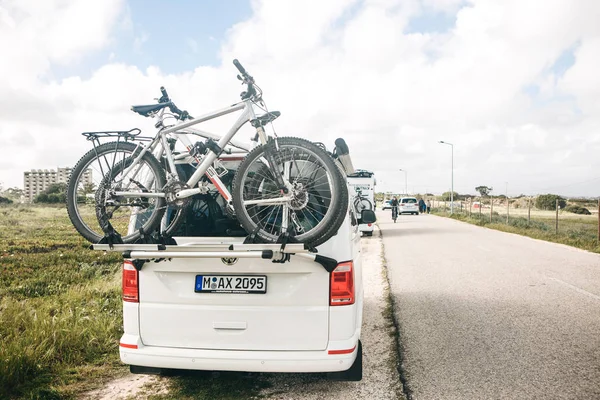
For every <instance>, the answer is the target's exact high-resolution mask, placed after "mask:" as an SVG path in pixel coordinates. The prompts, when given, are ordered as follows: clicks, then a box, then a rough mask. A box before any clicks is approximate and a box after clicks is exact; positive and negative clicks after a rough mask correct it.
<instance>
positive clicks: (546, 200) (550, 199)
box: [535, 194, 567, 210]
mask: <svg viewBox="0 0 600 400" xmlns="http://www.w3.org/2000/svg"><path fill="white" fill-rule="evenodd" d="M556 200H558V206H559V207H560V208H564V207H565V206H566V205H567V202H566V201H565V199H563V198H562V197H560V196H559V195H557V194H542V195H539V196H538V197H537V198H536V199H535V206H536V208H538V209H540V210H556Z"/></svg>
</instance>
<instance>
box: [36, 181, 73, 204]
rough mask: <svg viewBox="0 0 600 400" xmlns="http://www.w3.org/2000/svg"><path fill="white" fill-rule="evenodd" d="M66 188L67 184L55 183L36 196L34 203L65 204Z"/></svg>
mask: <svg viewBox="0 0 600 400" xmlns="http://www.w3.org/2000/svg"><path fill="white" fill-rule="evenodd" d="M66 188H67V186H66V184H65V183H54V184H52V185H50V186H48V188H47V189H46V190H44V191H43V192H42V193H40V194H38V195H37V196H35V199H34V200H33V201H34V202H36V203H54V204H56V203H64V202H65V201H66V195H65V190H66Z"/></svg>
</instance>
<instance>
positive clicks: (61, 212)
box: [0, 205, 125, 399]
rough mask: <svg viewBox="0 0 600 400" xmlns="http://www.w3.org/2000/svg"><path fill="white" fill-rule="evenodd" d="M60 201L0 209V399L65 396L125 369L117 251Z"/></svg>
mask: <svg viewBox="0 0 600 400" xmlns="http://www.w3.org/2000/svg"><path fill="white" fill-rule="evenodd" d="M87 246H88V243H87V242H85V240H84V239H83V238H81V237H80V236H79V234H78V233H77V232H76V231H75V230H74V229H73V227H72V226H71V223H70V221H69V219H68V217H67V215H66V210H65V209H64V208H62V207H38V206H22V205H15V206H3V207H0V360H1V362H0V398H11V399H12V398H15V399H69V398H74V397H75V396H76V395H77V394H78V393H80V392H82V391H85V390H89V389H91V388H93V387H94V386H97V385H99V384H101V383H102V382H103V381H105V380H107V379H109V378H110V377H112V376H114V375H115V374H119V373H123V372H124V371H125V367H123V366H121V364H120V362H119V360H118V339H119V337H120V335H121V299H120V273H119V271H120V266H121V262H120V257H119V255H118V254H114V255H102V254H99V253H98V252H92V251H91V250H88V248H87Z"/></svg>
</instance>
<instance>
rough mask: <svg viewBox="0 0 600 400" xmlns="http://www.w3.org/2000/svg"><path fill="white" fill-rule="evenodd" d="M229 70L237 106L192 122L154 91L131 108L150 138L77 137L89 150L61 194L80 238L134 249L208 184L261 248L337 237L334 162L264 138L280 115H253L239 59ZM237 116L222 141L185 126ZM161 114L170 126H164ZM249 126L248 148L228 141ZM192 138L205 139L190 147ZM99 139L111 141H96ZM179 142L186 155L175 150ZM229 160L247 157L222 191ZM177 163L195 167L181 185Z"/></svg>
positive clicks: (255, 101)
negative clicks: (288, 240)
mask: <svg viewBox="0 0 600 400" xmlns="http://www.w3.org/2000/svg"><path fill="white" fill-rule="evenodd" d="M233 63H234V65H235V66H236V67H237V69H238V70H239V72H240V74H239V75H238V76H237V77H238V79H239V80H241V81H242V83H243V84H245V85H246V86H247V89H246V91H244V92H242V94H241V99H242V101H241V102H239V103H236V104H233V105H231V106H229V107H226V108H223V109H220V110H217V111H214V112H211V113H208V114H206V115H203V116H201V117H198V118H195V119H194V118H192V117H191V116H190V115H189V113H188V112H187V111H181V110H180V109H179V108H177V107H176V106H175V104H174V103H173V102H172V101H171V99H169V96H168V94H167V92H166V90H164V88H161V91H162V97H161V98H160V99H159V102H158V103H157V104H152V105H144V106H133V107H132V110H133V111H134V112H137V113H139V114H141V115H143V116H156V117H157V123H156V127H157V129H158V132H157V134H156V136H154V137H142V136H140V135H139V133H140V131H139V130H131V131H126V132H125V131H112V132H87V133H83V135H84V136H86V137H87V139H88V140H90V141H92V142H93V143H94V148H93V149H92V150H90V151H89V152H88V153H86V154H85V155H84V156H83V157H82V158H81V160H79V162H78V163H77V164H76V165H75V167H74V168H73V171H72V174H71V177H70V180H69V184H68V187H67V210H68V214H69V217H70V219H71V221H72V223H73V225H74V226H75V228H76V229H77V231H78V232H79V233H80V234H81V235H82V236H84V237H85V238H86V239H87V240H89V241H91V242H93V243H98V242H100V241H103V240H104V241H109V242H115V243H118V242H123V243H133V242H136V241H139V240H140V239H142V238H144V237H145V236H147V235H151V234H155V233H158V234H159V235H160V236H163V237H169V236H171V235H172V234H173V232H175V231H176V229H177V227H178V226H179V224H181V223H182V222H183V219H184V215H185V213H184V210H185V209H186V207H187V206H188V204H189V203H190V200H191V199H192V197H193V196H195V195H202V194H206V193H208V191H209V190H210V186H211V185H212V186H214V187H215V188H216V190H218V192H219V194H220V195H221V196H222V198H223V199H224V201H225V202H226V204H227V209H228V211H229V212H230V215H232V216H233V215H234V214H235V217H237V219H238V220H239V222H240V223H241V225H242V226H243V228H244V229H245V230H246V232H247V233H249V234H253V236H254V237H258V238H259V239H262V240H263V241H267V242H276V241H278V240H280V239H281V237H282V235H284V236H288V237H293V238H295V240H297V241H299V242H303V243H306V244H309V245H311V246H318V245H319V244H321V243H323V242H325V241H326V240H327V239H329V238H330V237H331V236H332V235H333V234H335V232H337V230H338V229H339V227H340V225H341V224H342V222H343V220H344V218H345V214H346V208H347V206H348V191H347V186H346V184H345V179H344V178H343V176H342V174H341V173H340V171H339V169H338V167H337V166H336V164H335V162H334V160H333V158H332V157H331V156H330V154H329V153H328V152H327V151H325V150H324V149H323V148H322V147H320V146H318V145H317V144H314V143H312V142H309V141H307V140H304V139H299V138H291V137H269V136H267V134H266V133H265V130H264V126H265V125H266V124H268V123H270V122H272V121H273V120H274V119H275V118H277V117H278V116H279V115H280V113H279V112H276V111H273V112H266V114H263V115H259V116H257V115H256V114H255V111H254V107H255V106H256V107H259V108H261V109H263V110H266V107H265V105H264V102H263V99H262V91H261V90H260V88H259V87H258V86H257V85H256V84H255V82H254V78H253V77H252V76H250V75H249V74H248V73H247V72H246V70H245V69H244V68H243V67H242V66H241V64H240V63H239V62H238V61H237V60H234V61H233ZM166 110H169V111H170V113H169V112H165V111H166ZM240 110H242V114H241V115H240V116H239V118H238V119H237V121H236V122H235V123H234V125H233V126H232V127H231V129H230V130H229V131H228V132H227V133H226V134H225V135H223V136H219V135H216V134H213V133H209V132H204V131H200V130H196V129H192V128H190V127H191V126H193V125H196V124H200V123H202V122H205V121H208V120H211V119H214V118H217V117H220V116H223V115H226V114H230V113H233V112H236V111H240ZM167 117H175V118H177V120H178V121H177V123H176V124H174V125H172V126H167V125H166V124H165V119H167ZM247 122H250V124H251V125H252V126H253V127H254V128H255V129H256V136H255V138H254V140H255V141H257V146H256V147H255V148H254V149H250V148H249V147H248V146H244V145H241V144H240V143H238V142H235V141H234V140H233V137H234V136H235V134H236V133H237V132H238V130H239V129H240V128H241V127H242V126H243V125H244V124H245V123H247ZM190 135H199V136H202V137H203V138H207V140H206V141H205V142H196V143H195V144H192V141H191V140H190V138H189V137H188V136H190ZM105 138H111V140H113V141H111V142H108V143H100V140H101V139H105ZM114 138H116V141H115V140H114ZM178 142H179V143H182V144H183V145H184V147H185V149H186V150H185V151H183V152H177V151H175V148H176V146H175V145H176V144H177V143H178ZM235 153H241V154H240V155H244V156H245V157H244V159H243V161H242V162H241V164H240V165H239V167H238V169H237V171H236V172H235V176H234V178H233V184H232V191H231V192H230V191H229V190H228V189H227V185H225V184H224V183H223V182H222V180H221V179H220V178H221V177H222V176H223V175H222V174H221V173H220V172H219V171H220V170H222V168H220V162H219V157H221V158H223V157H226V156H227V155H228V154H235ZM181 164H187V165H191V166H192V167H193V169H194V172H193V173H192V174H191V176H190V177H189V178H188V179H184V178H182V174H181V173H180V172H178V168H177V165H181ZM94 178H95V182H94Z"/></svg>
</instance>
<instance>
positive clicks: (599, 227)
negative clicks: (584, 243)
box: [598, 197, 600, 242]
mask: <svg viewBox="0 0 600 400" xmlns="http://www.w3.org/2000/svg"><path fill="white" fill-rule="evenodd" d="M598 242H600V197H599V198H598Z"/></svg>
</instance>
